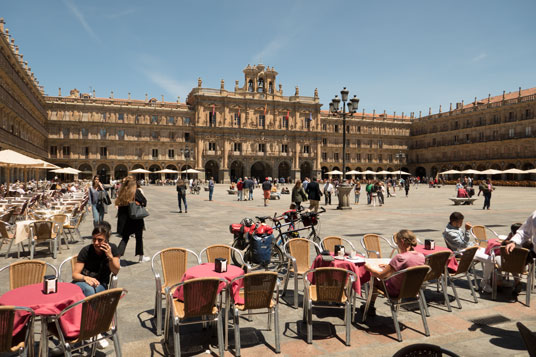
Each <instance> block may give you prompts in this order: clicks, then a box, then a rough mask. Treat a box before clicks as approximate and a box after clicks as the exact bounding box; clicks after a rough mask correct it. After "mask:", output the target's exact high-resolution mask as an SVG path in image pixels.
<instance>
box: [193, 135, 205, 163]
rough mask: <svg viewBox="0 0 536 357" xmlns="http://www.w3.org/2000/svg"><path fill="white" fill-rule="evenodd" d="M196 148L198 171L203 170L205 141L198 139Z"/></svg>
mask: <svg viewBox="0 0 536 357" xmlns="http://www.w3.org/2000/svg"><path fill="white" fill-rule="evenodd" d="M195 144H196V148H195V168H196V169H197V170H199V169H201V170H202V169H203V140H201V139H199V138H197V139H196V143H195Z"/></svg>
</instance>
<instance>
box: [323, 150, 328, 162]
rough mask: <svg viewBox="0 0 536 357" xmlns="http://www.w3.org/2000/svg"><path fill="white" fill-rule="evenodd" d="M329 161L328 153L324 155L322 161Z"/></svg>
mask: <svg viewBox="0 0 536 357" xmlns="http://www.w3.org/2000/svg"><path fill="white" fill-rule="evenodd" d="M327 159H328V153H327V152H323V153H322V160H323V161H326V160H327Z"/></svg>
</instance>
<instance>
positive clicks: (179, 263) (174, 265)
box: [160, 248, 188, 287]
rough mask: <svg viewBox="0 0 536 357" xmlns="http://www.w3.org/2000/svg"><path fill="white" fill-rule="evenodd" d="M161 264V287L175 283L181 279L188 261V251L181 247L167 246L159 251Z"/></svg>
mask: <svg viewBox="0 0 536 357" xmlns="http://www.w3.org/2000/svg"><path fill="white" fill-rule="evenodd" d="M160 262H161V264H162V275H163V278H164V281H163V284H162V286H163V287H168V286H171V285H174V284H177V283H179V282H180V281H181V279H182V276H183V275H184V272H185V271H186V265H187V263H188V251H186V250H184V249H181V248H168V249H164V250H162V251H161V252H160Z"/></svg>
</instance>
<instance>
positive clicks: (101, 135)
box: [100, 128, 106, 139]
mask: <svg viewBox="0 0 536 357" xmlns="http://www.w3.org/2000/svg"><path fill="white" fill-rule="evenodd" d="M100 137H101V139H106V129H105V128H102V129H101V130H100Z"/></svg>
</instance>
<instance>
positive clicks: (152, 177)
mask: <svg viewBox="0 0 536 357" xmlns="http://www.w3.org/2000/svg"><path fill="white" fill-rule="evenodd" d="M149 171H151V173H150V174H149V182H150V183H156V180H160V174H157V173H156V172H155V171H160V166H158V165H156V164H155V165H151V167H149Z"/></svg>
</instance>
